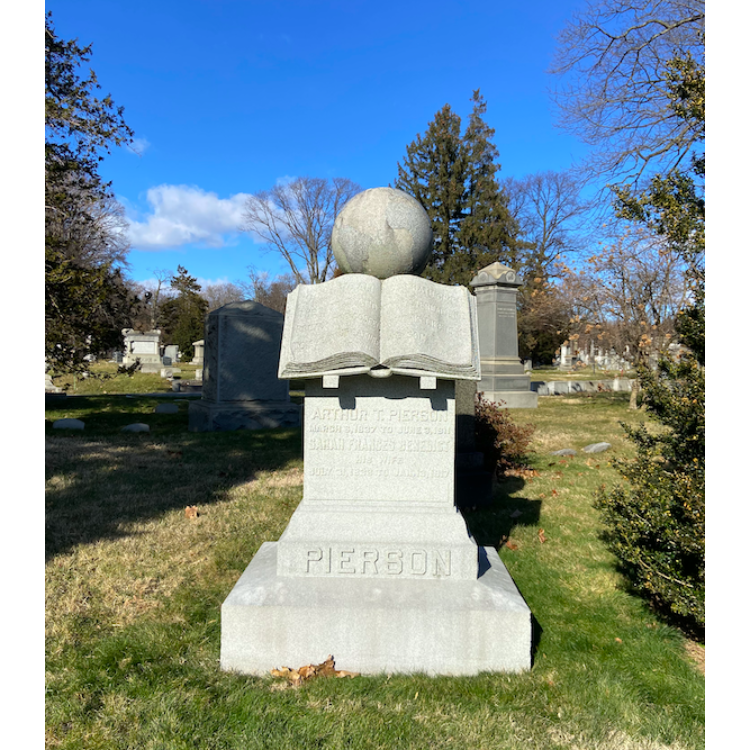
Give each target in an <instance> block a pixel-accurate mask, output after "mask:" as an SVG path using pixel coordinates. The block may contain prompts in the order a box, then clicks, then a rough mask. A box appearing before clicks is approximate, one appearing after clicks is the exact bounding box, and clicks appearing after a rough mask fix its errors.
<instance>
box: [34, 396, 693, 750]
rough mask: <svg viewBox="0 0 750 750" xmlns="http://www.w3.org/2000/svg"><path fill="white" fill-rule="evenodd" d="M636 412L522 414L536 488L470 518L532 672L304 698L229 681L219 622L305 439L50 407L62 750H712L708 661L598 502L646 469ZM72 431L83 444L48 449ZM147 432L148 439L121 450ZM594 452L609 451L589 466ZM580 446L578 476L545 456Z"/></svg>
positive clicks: (55, 658)
mask: <svg viewBox="0 0 750 750" xmlns="http://www.w3.org/2000/svg"><path fill="white" fill-rule="evenodd" d="M627 398H628V394H624V393H623V394H595V395H591V396H588V395H581V396H575V397H559V396H558V397H541V398H540V399H539V408H538V409H536V410H519V411H515V412H513V415H514V418H515V419H516V420H517V421H519V422H523V421H532V422H534V423H535V424H536V425H537V431H536V434H535V438H534V449H535V453H534V455H533V457H532V464H531V468H532V469H533V470H532V471H529V472H526V473H525V474H523V475H522V476H518V477H511V478H510V479H508V480H506V481H504V482H502V483H501V484H499V485H498V486H497V488H496V492H495V502H494V505H493V506H492V507H491V508H490V509H487V510H484V511H481V512H480V511H475V512H467V513H466V520H467V523H468V524H469V527H470V528H471V530H472V531H473V533H474V535H475V536H476V538H477V540H478V541H479V543H481V544H488V545H495V546H499V547H500V555H501V557H502V559H503V561H504V562H505V564H506V565H507V566H508V569H509V570H510V573H511V575H512V576H513V578H514V580H515V581H516V584H517V585H518V587H519V589H520V591H521V593H522V594H523V596H524V597H525V599H526V601H527V602H528V604H529V607H530V608H531V611H532V612H533V615H534V618H535V623H536V643H535V652H534V665H533V668H532V669H531V670H530V671H529V672H527V673H524V674H520V675H506V674H482V675H479V676H477V677H456V678H451V677H439V678H429V677H426V676H424V675H413V676H403V675H392V676H388V675H382V676H359V677H355V678H354V679H333V678H320V679H316V680H312V681H310V682H309V683H306V684H304V685H302V686H301V687H298V688H291V687H288V686H287V684H286V683H285V682H283V681H281V680H279V679H274V678H273V677H271V676H270V675H269V676H267V677H245V676H239V675H236V674H227V673H224V672H221V671H220V670H219V638H220V620H219V609H220V606H221V603H222V601H223V600H224V599H225V598H226V596H227V595H228V593H229V592H230V590H231V589H232V587H233V586H234V584H235V582H236V581H237V579H238V577H239V576H240V574H241V573H242V571H243V570H244V568H245V567H246V566H247V564H248V563H249V562H250V560H251V558H252V556H253V555H254V554H255V552H256V551H257V550H258V548H259V547H260V545H261V543H262V542H264V541H269V540H275V539H278V537H279V536H280V534H281V533H282V531H283V530H284V528H285V526H286V524H287V522H288V520H289V517H290V516H291V514H292V513H293V511H294V509H295V507H296V506H297V504H298V503H299V501H300V500H301V498H302V458H301V436H300V432H299V430H268V431H262V432H233V433H189V432H188V431H187V408H188V402H187V401H186V400H178V403H179V404H180V407H179V412H178V413H177V414H174V415H172V414H154V413H153V409H154V405H155V403H156V399H150V398H147V397H145V396H144V397H136V398H130V397H125V396H122V395H112V394H100V395H95V394H92V395H89V396H69V397H68V398H67V399H64V400H62V401H61V402H59V403H57V404H49V405H48V407H47V415H46V416H47V427H46V430H47V436H46V463H47V475H46V488H47V492H46V522H47V531H46V545H47V559H46V744H47V747H48V748H57V747H60V748H81V749H82V750H84V749H85V750H96V749H98V748H102V749H104V748H106V749H107V750H116V749H118V748H122V749H123V750H124V749H125V748H128V749H130V748H138V750H148V749H154V750H156V749H157V748H159V749H170V750H171V749H172V748H190V750H194V749H195V748H201V749H204V748H280V749H283V748H290V749H291V748H294V749H295V750H301V749H304V750H306V749H307V748H355V749H359V748H363V749H368V748H418V749H420V750H421V749H423V748H430V750H432V749H436V748H471V749H472V750H479V749H482V748H487V749H488V750H489V749H490V748H492V749H493V750H496V749H497V748H510V749H513V748H519V749H520V748H524V750H527V749H529V748H532V749H533V748H540V749H541V748H545V749H546V748H556V747H560V748H578V749H579V750H584V749H586V750H588V749H591V750H594V749H597V750H598V749H602V750H603V749H605V748H606V749H611V750H636V749H639V750H667V749H668V750H683V749H685V748H691V749H692V748H694V749H696V750H697V748H702V747H703V746H704V678H703V675H702V672H701V669H700V665H699V659H698V660H697V659H696V658H695V654H697V655H698V657H700V654H701V651H702V650H701V647H700V645H697V644H690V642H689V641H687V640H686V639H685V638H684V637H683V636H682V635H681V634H680V633H679V632H678V631H677V630H675V629H673V628H671V627H670V626H668V625H666V624H664V623H663V622H661V621H659V620H658V618H657V617H656V616H655V615H654V614H653V613H652V612H650V611H649V609H648V607H647V606H645V605H644V604H643V602H642V601H641V600H639V599H638V598H635V597H633V596H631V595H630V594H629V593H628V592H627V590H626V588H625V587H624V585H623V582H622V580H621V578H620V576H619V575H618V573H617V572H616V569H615V566H614V561H613V558H612V556H611V555H610V553H609V552H608V551H607V550H606V548H605V547H604V546H603V544H602V543H601V541H600V540H599V531H600V525H599V520H598V515H597V513H596V511H595V510H594V509H593V508H592V493H593V490H594V488H595V487H597V486H599V485H602V484H604V485H610V484H612V483H613V482H615V481H616V475H615V473H614V471H613V470H612V468H611V467H610V465H609V459H610V458H611V457H614V456H623V455H627V453H628V452H629V451H630V446H629V444H628V443H626V442H625V440H624V439H623V435H622V430H621V428H620V427H619V425H618V421H619V420H626V421H630V422H632V421H635V420H642V419H644V418H645V417H644V415H643V414H642V413H640V412H631V411H628V409H627ZM63 416H69V417H77V418H80V419H82V420H83V421H84V422H85V423H86V428H85V430H84V431H83V432H72V431H71V432H61V431H57V430H53V429H52V427H51V425H52V421H53V420H54V419H57V418H60V417H63ZM136 421H138V422H146V423H148V424H150V425H151V432H149V433H137V434H129V433H122V432H120V428H121V427H122V426H123V425H124V424H128V423H130V422H136ZM600 441H607V442H609V443H611V444H612V449H611V450H610V451H609V452H608V453H605V454H596V455H588V454H585V453H582V452H581V451H580V449H581V448H582V447H583V446H585V445H587V444H589V443H594V442H600ZM568 447H570V448H575V449H577V450H578V455H576V456H574V457H572V458H566V459H563V458H559V457H553V456H550V455H549V453H550V452H551V451H553V450H556V449H558V448H568ZM188 506H195V507H196V508H197V510H198V516H197V517H192V518H191V517H188V514H186V512H185V509H186V507H188ZM540 530H542V531H540ZM542 539H544V541H542ZM456 648H457V649H460V648H461V644H460V643H457V644H456ZM326 656H327V654H320V655H316V654H311V662H316V663H317V662H318V661H322V660H323V659H324V658H325V657H326ZM335 656H336V655H335V654H334V657H335ZM278 666H279V667H282V666H290V667H299V666H302V665H297V664H289V665H281V664H279V665H278ZM336 667H337V668H339V669H344V670H345V669H347V665H346V664H340V663H338V662H337V664H336Z"/></svg>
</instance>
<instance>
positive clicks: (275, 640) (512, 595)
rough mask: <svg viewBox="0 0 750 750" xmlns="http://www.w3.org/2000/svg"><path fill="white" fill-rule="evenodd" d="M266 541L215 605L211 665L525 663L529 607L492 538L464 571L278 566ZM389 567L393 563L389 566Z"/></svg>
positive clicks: (516, 666) (431, 667) (468, 671)
mask: <svg viewBox="0 0 750 750" xmlns="http://www.w3.org/2000/svg"><path fill="white" fill-rule="evenodd" d="M278 548H279V545H278V544H277V543H275V542H266V543H265V544H264V545H263V546H262V547H261V548H260V550H259V552H258V554H257V555H256V556H255V557H254V558H253V561H252V562H251V563H250V565H249V566H248V568H247V569H246V570H245V572H244V574H243V575H242V577H241V578H240V580H239V581H238V582H237V584H236V586H235V587H234V589H233V590H232V592H231V593H230V595H229V596H228V597H227V599H226V600H225V601H224V603H223V605H222V607H221V668H222V669H225V670H236V671H238V672H242V673H245V674H257V675H263V674H267V673H268V672H269V670H271V669H273V668H278V667H279V666H282V665H287V664H292V665H297V664H310V663H318V662H320V661H321V660H322V659H325V657H326V656H327V655H328V654H333V655H334V656H335V657H336V664H337V665H338V666H339V667H341V668H342V669H348V670H351V671H356V672H361V673H363V674H377V673H415V672H423V673H426V674H429V675H445V674H447V675H473V674H478V673H479V672H485V671H503V672H520V671H522V670H527V669H529V668H530V666H531V613H530V611H529V608H528V606H527V605H526V603H525V602H524V600H523V598H522V597H521V595H520V594H519V592H518V589H517V588H516V586H515V584H514V583H513V580H512V579H511V577H510V575H509V574H508V571H507V569H506V568H505V566H504V565H503V563H502V561H501V560H500V558H499V557H498V555H497V552H496V551H495V550H494V549H492V548H487V547H481V548H479V558H480V565H479V569H478V572H477V575H476V576H475V578H474V580H455V581H454V580H450V579H432V580H423V579H422V578H420V577H417V576H413V577H410V578H404V577H402V576H401V577H399V576H395V575H394V576H390V577H389V576H388V575H387V574H386V575H384V576H383V577H380V578H372V577H369V578H364V577H354V576H351V575H339V576H336V577H329V578H320V577H319V578H300V577H287V576H280V575H279V573H278V565H277V560H276V555H277V552H278ZM394 569H396V567H394Z"/></svg>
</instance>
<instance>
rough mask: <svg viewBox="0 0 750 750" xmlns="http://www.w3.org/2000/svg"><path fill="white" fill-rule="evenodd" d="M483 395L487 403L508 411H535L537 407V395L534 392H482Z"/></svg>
mask: <svg viewBox="0 0 750 750" xmlns="http://www.w3.org/2000/svg"><path fill="white" fill-rule="evenodd" d="M483 394H484V398H486V399H487V400H488V401H494V402H495V403H498V404H500V405H501V406H502V407H504V408H508V409H536V408H537V407H538V406H539V394H538V393H535V392H534V391H484V392H483ZM501 401H502V402H504V403H502V404H501V403H500V402H501Z"/></svg>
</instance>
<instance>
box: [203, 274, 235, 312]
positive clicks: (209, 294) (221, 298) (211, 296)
mask: <svg viewBox="0 0 750 750" xmlns="http://www.w3.org/2000/svg"><path fill="white" fill-rule="evenodd" d="M200 294H201V297H203V298H204V299H205V300H206V301H207V302H208V312H213V311H214V310H218V309H219V308H220V307H224V305H228V304H229V303H230V302H242V300H244V299H246V296H245V292H244V291H243V290H242V288H241V287H240V286H239V285H238V284H232V283H231V282H230V281H218V282H216V283H214V284H206V285H205V286H204V287H203V288H202V289H201V292H200Z"/></svg>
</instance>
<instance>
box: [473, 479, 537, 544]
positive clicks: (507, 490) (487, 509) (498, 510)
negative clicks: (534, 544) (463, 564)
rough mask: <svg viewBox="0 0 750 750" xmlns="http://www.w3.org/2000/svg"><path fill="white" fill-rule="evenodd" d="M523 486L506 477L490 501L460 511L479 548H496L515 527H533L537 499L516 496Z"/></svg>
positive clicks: (520, 482) (519, 482)
mask: <svg viewBox="0 0 750 750" xmlns="http://www.w3.org/2000/svg"><path fill="white" fill-rule="evenodd" d="M525 485H526V483H525V482H524V480H523V479H521V478H520V477H510V478H507V479H504V480H503V481H502V482H499V483H498V484H497V486H496V487H495V491H494V495H493V498H492V502H491V503H490V504H488V505H486V506H484V507H482V508H478V509H477V510H470V509H464V510H462V511H461V513H462V515H463V517H464V521H466V526H467V528H468V529H469V533H470V534H471V536H472V537H473V538H474V540H475V541H476V543H477V544H478V545H480V546H482V547H494V548H495V549H500V547H502V546H503V544H504V543H505V542H507V540H508V539H510V537H511V532H512V531H513V529H514V528H515V527H516V526H535V525H537V524H538V523H539V517H540V514H541V511H542V501H541V500H529V499H528V498H525V497H516V496H515V493H518V492H520V491H521V490H523V488H524V487H525Z"/></svg>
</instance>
